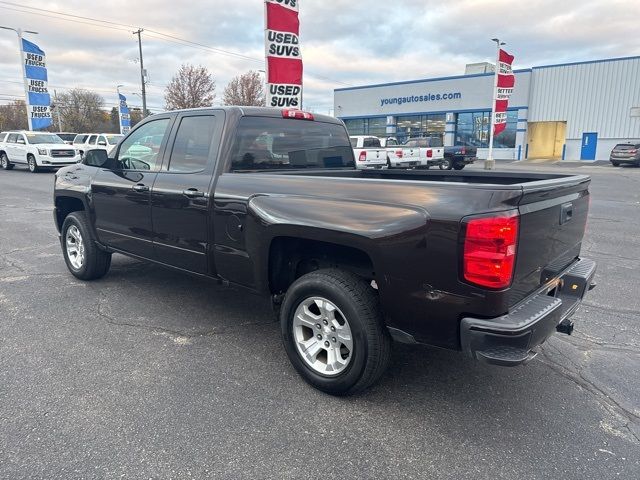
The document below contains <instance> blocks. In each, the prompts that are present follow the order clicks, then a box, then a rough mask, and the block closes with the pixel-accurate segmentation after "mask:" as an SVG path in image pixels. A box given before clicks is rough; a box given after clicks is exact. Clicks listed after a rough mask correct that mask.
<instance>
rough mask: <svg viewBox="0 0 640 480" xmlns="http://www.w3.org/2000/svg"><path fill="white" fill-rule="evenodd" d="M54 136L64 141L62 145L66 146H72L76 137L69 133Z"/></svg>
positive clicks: (57, 133)
mask: <svg viewBox="0 0 640 480" xmlns="http://www.w3.org/2000/svg"><path fill="white" fill-rule="evenodd" d="M55 134H56V135H58V136H59V137H60V138H61V139H62V140H64V143H66V144H67V145H73V140H74V139H75V138H76V135H78V134H77V133H69V132H56V133H55Z"/></svg>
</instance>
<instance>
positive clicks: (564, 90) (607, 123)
mask: <svg viewBox="0 0 640 480" xmlns="http://www.w3.org/2000/svg"><path fill="white" fill-rule="evenodd" d="M633 107H640V57H634V58H626V59H609V60H603V61H598V62H591V63H578V64H573V65H571V64H570V65H559V66H548V67H534V68H533V69H532V75H531V100H530V103H529V117H528V121H529V122H544V121H566V122H567V133H566V142H565V144H566V152H565V159H567V160H575V159H579V158H580V154H581V147H582V134H583V133H585V132H597V133H598V145H597V150H596V159H599V160H602V159H608V158H609V153H610V151H611V149H612V148H613V146H614V145H615V144H616V143H619V142H623V141H634V140H635V141H637V140H638V139H640V117H637V116H632V115H631V108H633Z"/></svg>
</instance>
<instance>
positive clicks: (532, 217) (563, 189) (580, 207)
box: [509, 175, 591, 305]
mask: <svg viewBox="0 0 640 480" xmlns="http://www.w3.org/2000/svg"><path fill="white" fill-rule="evenodd" d="M590 182H591V179H590V178H589V177H587V176H584V175H580V176H578V175H576V176H573V177H569V178H564V179H554V180H543V181H539V182H532V183H530V184H525V186H524V187H523V196H522V198H521V200H520V203H519V206H518V209H519V211H520V232H519V236H518V238H519V241H518V247H517V258H516V265H515V271H514V278H513V284H512V287H511V291H510V298H509V300H510V301H509V304H510V305H514V304H515V303H517V302H518V301H520V300H522V299H523V298H524V297H526V296H527V294H529V293H531V292H532V291H534V290H535V289H537V288H538V287H540V286H541V285H542V284H543V283H545V282H546V281H547V280H549V279H551V278H553V277H554V276H555V275H556V274H557V273H558V272H560V271H562V270H563V269H564V268H565V267H567V266H568V265H569V264H571V263H572V262H573V261H574V260H575V259H576V258H577V257H578V255H579V254H580V247H581V244H582V237H583V236H584V229H585V226H586V223H587V214H588V211H589V183H590Z"/></svg>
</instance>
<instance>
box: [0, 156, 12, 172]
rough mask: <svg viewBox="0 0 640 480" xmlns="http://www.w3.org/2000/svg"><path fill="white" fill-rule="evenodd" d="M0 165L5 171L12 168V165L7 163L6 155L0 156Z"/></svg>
mask: <svg viewBox="0 0 640 480" xmlns="http://www.w3.org/2000/svg"><path fill="white" fill-rule="evenodd" d="M0 165H2V168H3V169H5V170H11V169H12V168H13V163H11V162H10V161H9V157H7V154H6V153H3V154H2V155H0Z"/></svg>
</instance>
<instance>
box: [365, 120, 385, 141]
mask: <svg viewBox="0 0 640 480" xmlns="http://www.w3.org/2000/svg"><path fill="white" fill-rule="evenodd" d="M367 135H373V136H376V137H381V138H384V137H386V136H387V117H376V118H370V119H369V130H368V131H367Z"/></svg>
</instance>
